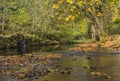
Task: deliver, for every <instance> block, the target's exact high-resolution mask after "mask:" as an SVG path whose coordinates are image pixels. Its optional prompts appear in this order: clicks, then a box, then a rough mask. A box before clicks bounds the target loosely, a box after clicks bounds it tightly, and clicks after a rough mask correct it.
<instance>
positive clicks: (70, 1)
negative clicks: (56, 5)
mask: <svg viewBox="0 0 120 81" xmlns="http://www.w3.org/2000/svg"><path fill="white" fill-rule="evenodd" d="M66 2H68V3H70V4H73V3H74V0H67V1H66Z"/></svg>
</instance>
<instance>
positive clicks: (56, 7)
mask: <svg viewBox="0 0 120 81" xmlns="http://www.w3.org/2000/svg"><path fill="white" fill-rule="evenodd" d="M59 7H60V5H59V4H55V5H53V7H52V8H53V9H58V8H59Z"/></svg>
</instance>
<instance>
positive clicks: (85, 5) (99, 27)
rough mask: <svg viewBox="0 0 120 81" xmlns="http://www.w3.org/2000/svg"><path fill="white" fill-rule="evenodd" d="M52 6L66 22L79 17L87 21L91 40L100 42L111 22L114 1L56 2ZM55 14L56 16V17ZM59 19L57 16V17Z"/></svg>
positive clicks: (83, 0)
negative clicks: (90, 31) (89, 25)
mask: <svg viewBox="0 0 120 81" xmlns="http://www.w3.org/2000/svg"><path fill="white" fill-rule="evenodd" d="M55 2H56V4H54V5H53V8H54V9H55V12H58V14H59V15H60V17H64V19H65V20H66V21H69V20H75V21H76V22H77V20H79V18H80V17H81V16H84V17H86V18H88V19H89V21H90V23H91V30H92V38H93V39H94V40H97V41H100V40H101V39H102V36H104V35H105V34H106V31H105V26H106V25H107V23H109V22H110V21H111V18H112V7H113V6H115V5H116V4H117V2H118V1H116V0H112V1H111V0H108V1H106V0H57V1H55ZM58 14H57V15H58ZM58 17H59V16H58Z"/></svg>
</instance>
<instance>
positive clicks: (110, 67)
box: [0, 45, 120, 81]
mask: <svg viewBox="0 0 120 81" xmlns="http://www.w3.org/2000/svg"><path fill="white" fill-rule="evenodd" d="M74 46H76V45H54V46H51V45H50V46H41V47H36V46H33V47H29V48H28V49H27V51H26V53H35V54H46V53H53V54H54V53H60V54H61V53H62V54H66V55H65V57H63V58H62V59H61V61H60V67H57V69H61V70H65V68H69V69H70V73H69V74H63V73H61V72H58V71H57V72H51V73H48V74H47V75H45V76H40V77H39V78H38V79H36V80H33V81H120V55H119V54H115V55H112V54H109V52H108V53H107V54H103V53H102V52H98V53H99V54H98V55H97V54H93V55H88V56H84V55H79V54H77V55H75V54H74V55H69V53H71V52H70V51H67V50H66V49H68V48H70V47H74ZM0 54H1V55H3V54H4V55H5V54H6V55H16V54H17V49H11V50H1V51H0ZM73 57H75V59H73ZM86 57H89V58H86ZM95 72H98V75H97V76H94V75H93V73H94V74H95ZM103 73H104V74H106V75H108V76H109V77H110V78H108V77H105V76H104V75H102V74H103ZM0 81H4V80H3V79H2V78H0ZM5 81H6V80H5Z"/></svg>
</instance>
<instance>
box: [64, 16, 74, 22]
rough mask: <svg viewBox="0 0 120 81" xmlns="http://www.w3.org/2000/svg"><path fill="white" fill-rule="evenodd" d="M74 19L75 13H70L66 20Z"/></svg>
mask: <svg viewBox="0 0 120 81" xmlns="http://www.w3.org/2000/svg"><path fill="white" fill-rule="evenodd" d="M74 19H75V16H73V15H68V16H67V18H66V19H65V20H66V21H69V20H74Z"/></svg>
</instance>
